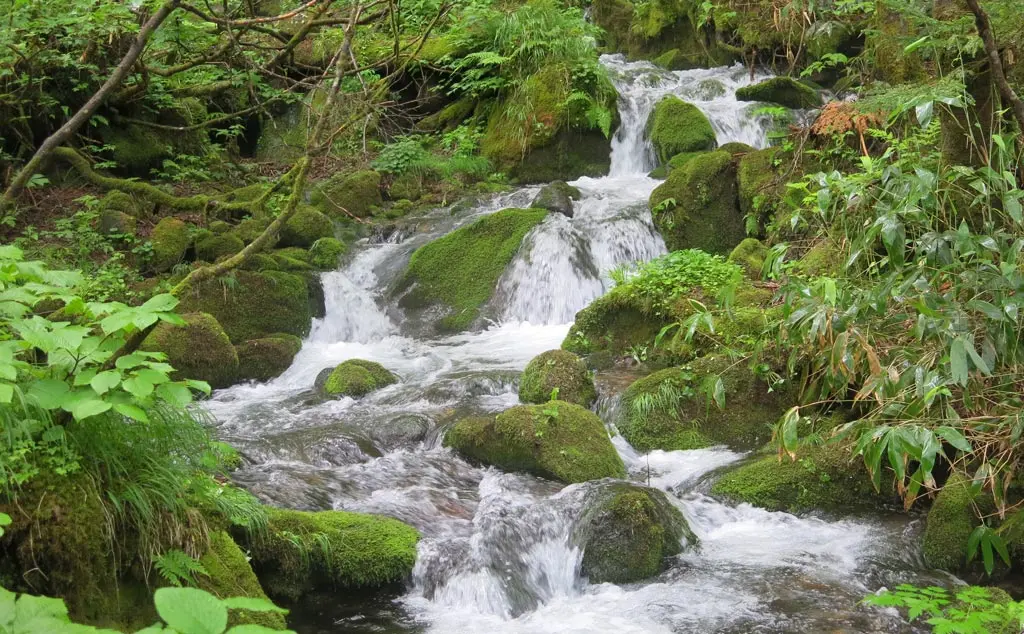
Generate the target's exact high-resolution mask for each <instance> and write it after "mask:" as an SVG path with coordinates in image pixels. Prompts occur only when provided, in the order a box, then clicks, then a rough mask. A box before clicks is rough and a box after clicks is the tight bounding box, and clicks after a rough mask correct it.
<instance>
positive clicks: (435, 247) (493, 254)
mask: <svg viewBox="0 0 1024 634" xmlns="http://www.w3.org/2000/svg"><path fill="white" fill-rule="evenodd" d="M546 215H547V211H546V210H543V209H504V210H502V211H499V212H496V213H493V214H490V215H487V216H484V217H483V218H480V219H479V220H476V221H474V222H473V223H471V224H469V225H467V226H465V227H461V228H459V229H456V230H455V231H453V232H451V233H449V234H448V235H446V236H443V237H441V238H438V239H437V240H434V241H433V242H430V243H429V244H426V245H424V246H422V247H420V248H419V249H417V250H416V252H415V253H413V254H412V258H411V259H410V260H409V267H408V268H407V269H406V271H405V274H404V276H403V279H402V280H401V282H400V284H399V289H400V290H401V291H404V294H403V295H402V297H401V299H400V301H399V305H400V306H401V307H402V308H405V309H407V310H416V309H421V310H423V309H426V310H428V311H431V312H440V313H442V314H443V315H444V316H443V317H442V318H441V320H440V324H439V326H440V328H441V329H442V330H445V331H458V330H464V329H466V328H467V327H469V326H470V325H471V324H472V323H473V321H474V320H475V319H476V318H477V316H478V315H479V313H480V308H481V307H482V306H483V305H484V304H485V303H486V302H487V301H488V300H489V299H490V298H491V295H492V293H493V292H494V288H495V286H496V285H497V282H498V279H499V278H500V277H501V274H502V273H503V272H504V271H505V267H506V266H508V264H509V262H511V261H512V258H513V257H514V256H515V254H516V252H517V251H518V250H519V246H520V244H521V243H522V241H523V238H524V237H525V236H526V234H527V233H528V232H529V231H530V229H532V228H533V227H534V226H536V225H537V224H538V223H540V221H541V220H543V219H544V216H546Z"/></svg>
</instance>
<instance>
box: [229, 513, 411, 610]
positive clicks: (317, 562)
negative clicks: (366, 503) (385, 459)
mask: <svg viewBox="0 0 1024 634" xmlns="http://www.w3.org/2000/svg"><path fill="white" fill-rule="evenodd" d="M268 514H269V516H270V518H269V527H268V530H267V532H266V535H263V536H260V535H255V536H253V538H252V539H251V540H250V542H249V551H250V554H251V556H252V566H253V569H254V570H255V571H256V575H257V576H258V577H259V579H260V581H261V582H262V584H263V587H264V588H266V590H267V593H268V594H270V595H271V596H272V597H280V598H281V599H285V600H291V601H294V600H296V599H298V598H299V597H301V596H302V595H303V594H305V593H307V592H309V591H310V590H314V589H317V588H323V589H343V590H357V589H368V588H376V587H380V586H384V585H388V584H393V583H399V582H401V581H402V580H404V579H405V578H406V577H408V576H409V574H411V573H412V569H413V566H414V565H415V563H416V543H417V542H418V541H419V532H418V531H417V530H416V529H415V528H413V527H411V526H409V525H408V524H404V523H402V522H400V521H398V520H395V519H391V518H388V517H380V516H376V515H366V514H363V513H349V512H346V511H318V512H312V513H311V512H306V511H290V510H283V509H268Z"/></svg>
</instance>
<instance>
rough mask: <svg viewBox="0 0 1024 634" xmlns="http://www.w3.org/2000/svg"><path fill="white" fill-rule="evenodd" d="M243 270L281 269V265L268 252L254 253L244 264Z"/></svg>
mask: <svg viewBox="0 0 1024 634" xmlns="http://www.w3.org/2000/svg"><path fill="white" fill-rule="evenodd" d="M241 270H243V271H280V270H281V265H279V264H278V263H277V260H275V259H274V258H272V257H270V256H269V255H267V254H266V253H253V254H252V255H250V256H249V257H248V258H247V259H246V261H245V262H244V263H243V264H242V266H241Z"/></svg>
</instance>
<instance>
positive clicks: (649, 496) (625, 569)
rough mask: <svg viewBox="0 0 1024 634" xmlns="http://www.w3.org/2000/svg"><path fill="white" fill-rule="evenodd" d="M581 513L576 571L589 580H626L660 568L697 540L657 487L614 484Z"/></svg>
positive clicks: (642, 577)
mask: <svg viewBox="0 0 1024 634" xmlns="http://www.w3.org/2000/svg"><path fill="white" fill-rule="evenodd" d="M599 495H600V497H601V499H600V501H599V502H598V503H597V504H595V505H593V506H591V507H590V508H589V509H588V510H587V513H586V515H585V519H584V522H583V524H584V529H583V533H584V539H583V542H584V544H583V565H582V572H583V574H584V575H586V576H587V577H588V578H589V580H590V582H591V583H605V582H608V583H632V582H635V581H641V580H643V579H646V578H648V577H652V576H654V575H656V574H658V573H659V572H661V571H662V570H664V569H665V566H666V563H667V560H668V558H670V557H673V556H675V555H678V554H679V553H680V552H682V550H683V548H684V547H689V546H692V545H694V544H696V543H697V537H696V535H694V534H693V531H691V530H690V526H689V525H688V524H687V523H686V519H685V518H684V517H683V514H682V513H680V512H679V509H677V508H676V507H675V506H674V505H673V504H672V503H671V502H670V501H669V500H668V498H667V497H666V496H665V494H664V493H663V492H662V491H658V490H657V489H651V488H648V487H643V486H637V485H635V484H624V483H623V484H614V485H611V486H609V487H607V488H605V489H604V490H602V491H601V492H600V493H599Z"/></svg>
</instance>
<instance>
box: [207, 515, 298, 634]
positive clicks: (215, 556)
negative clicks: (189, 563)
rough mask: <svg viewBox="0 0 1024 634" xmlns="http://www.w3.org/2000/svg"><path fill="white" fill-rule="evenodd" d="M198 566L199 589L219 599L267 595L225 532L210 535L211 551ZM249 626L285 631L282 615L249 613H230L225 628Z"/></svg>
mask: <svg viewBox="0 0 1024 634" xmlns="http://www.w3.org/2000/svg"><path fill="white" fill-rule="evenodd" d="M199 563H200V564H201V565H202V566H203V569H204V570H205V571H206V574H204V575H196V582H197V585H198V587H199V588H200V589H202V590H206V591H207V592H209V593H210V594H212V595H214V596H215V597H218V598H220V599H228V598H231V597H245V598H248V599H264V600H266V598H267V595H266V593H265V592H264V591H263V587H262V586H261V585H260V581H259V579H257V578H256V573H255V572H253V570H252V566H250V565H249V560H248V558H247V557H246V554H245V553H244V552H242V549H241V548H239V547H238V544H236V543H235V540H233V539H231V536H230V535H228V534H227V533H226V532H224V531H217V532H214V533H211V534H210V547H209V548H208V549H207V551H206V554H204V555H203V556H202V557H201V558H200V559H199ZM246 623H252V624H253V625H261V626H263V627H267V628H270V629H274V630H283V629H284V628H285V622H284V615H282V614H280V613H279V612H253V611H252V610H231V612H230V614H229V619H228V624H229V625H231V626H234V625H243V624H246Z"/></svg>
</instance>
